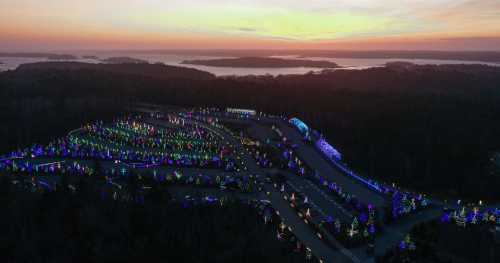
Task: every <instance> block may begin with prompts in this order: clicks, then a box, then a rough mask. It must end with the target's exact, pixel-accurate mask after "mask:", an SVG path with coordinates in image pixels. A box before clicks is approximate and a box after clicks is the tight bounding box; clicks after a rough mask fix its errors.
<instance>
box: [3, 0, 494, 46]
mask: <svg viewBox="0 0 500 263" xmlns="http://www.w3.org/2000/svg"><path fill="white" fill-rule="evenodd" d="M178 48H197V49H211V48H246V49H248V48H252V49H253V48H259V49H260V48H289V49H440V50H500V1H499V0H373V1H372V0H251V1H250V0H247V1H245V0H84V1H69V0H44V1H40V0H0V50H2V51H3V50H55V49H67V50H71V49H178Z"/></svg>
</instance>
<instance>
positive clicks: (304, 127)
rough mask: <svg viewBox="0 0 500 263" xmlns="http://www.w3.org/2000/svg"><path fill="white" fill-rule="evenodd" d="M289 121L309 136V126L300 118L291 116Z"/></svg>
mask: <svg viewBox="0 0 500 263" xmlns="http://www.w3.org/2000/svg"><path fill="white" fill-rule="evenodd" d="M289 122H290V123H291V124H292V125H293V126H295V128H297V129H298V130H299V132H300V133H301V134H302V135H304V136H305V137H307V136H309V131H310V130H309V127H308V126H307V125H306V124H305V123H304V122H303V121H301V120H299V119H298V118H291V119H290V120H289Z"/></svg>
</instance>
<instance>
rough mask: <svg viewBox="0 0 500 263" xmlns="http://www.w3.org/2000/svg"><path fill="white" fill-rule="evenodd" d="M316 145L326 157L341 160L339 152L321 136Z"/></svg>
mask: <svg viewBox="0 0 500 263" xmlns="http://www.w3.org/2000/svg"><path fill="white" fill-rule="evenodd" d="M316 147H317V148H318V149H319V150H320V151H321V152H322V153H323V154H325V155H326V157H327V158H328V159H333V158H335V159H337V160H341V159H342V156H341V155H340V152H339V151H337V150H336V149H335V148H333V146H331V145H330V144H329V143H328V142H327V141H326V140H325V139H324V138H321V139H319V140H317V141H316Z"/></svg>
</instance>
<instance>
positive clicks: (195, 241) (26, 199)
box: [0, 176, 305, 263]
mask: <svg viewBox="0 0 500 263" xmlns="http://www.w3.org/2000/svg"><path fill="white" fill-rule="evenodd" d="M75 185H76V188H77V191H76V192H73V191H71V190H70V189H69V188H66V187H63V186H59V187H58V188H57V190H56V191H54V192H45V193H36V192H35V193H33V192H30V191H26V190H24V189H22V188H21V187H18V186H14V185H13V184H12V183H11V182H10V178H9V177H6V176H0V202H1V203H2V208H1V213H2V216H1V217H0V227H1V228H2V233H1V234H0V260H1V262H5V263H9V262H16V263H17V262H32V263H37V262H51V263H55V262H61V263H63V262H148V261H152V262H207V263H208V262H213V263H215V262H217V263H218V262H231V263H232V262H249V263H250V262H252V263H253V262H304V261H305V258H304V256H303V255H302V254H298V253H293V252H292V249H293V246H294V243H291V244H290V243H288V242H280V241H278V240H277V239H276V237H275V231H276V226H273V225H272V224H267V225H266V224H264V222H263V220H262V218H261V217H260V216H259V215H258V213H257V209H256V208H253V207H251V206H249V205H247V204H240V203H239V202H227V204H226V205H224V206H220V205H218V204H215V205H206V204H205V205H197V206H194V205H192V204H191V205H188V206H186V205H181V204H178V203H177V202H172V201H171V198H170V196H169V195H168V194H167V193H166V192H165V188H163V187H161V186H158V185H156V186H153V187H154V188H153V189H152V190H151V191H150V192H149V193H148V194H146V196H145V198H144V200H145V201H144V203H143V204H138V203H135V202H133V201H129V202H126V201H114V200H113V199H112V198H111V195H107V196H106V195H103V194H102V193H101V191H102V190H101V188H103V187H104V186H103V184H102V182H97V181H92V180H90V179H89V178H84V179H83V180H80V181H79V182H76V184H75Z"/></svg>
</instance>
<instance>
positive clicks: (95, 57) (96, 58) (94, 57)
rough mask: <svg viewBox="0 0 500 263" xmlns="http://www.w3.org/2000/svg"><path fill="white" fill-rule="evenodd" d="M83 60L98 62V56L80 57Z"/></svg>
mask: <svg viewBox="0 0 500 263" xmlns="http://www.w3.org/2000/svg"><path fill="white" fill-rule="evenodd" d="M82 58H83V59H95V60H99V57H98V56H82Z"/></svg>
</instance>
